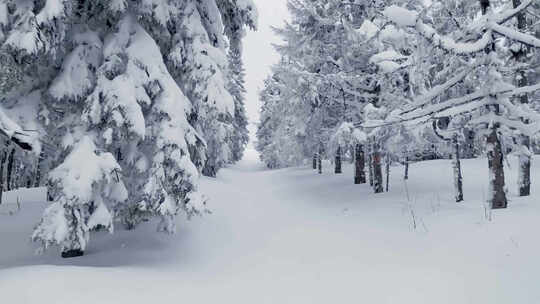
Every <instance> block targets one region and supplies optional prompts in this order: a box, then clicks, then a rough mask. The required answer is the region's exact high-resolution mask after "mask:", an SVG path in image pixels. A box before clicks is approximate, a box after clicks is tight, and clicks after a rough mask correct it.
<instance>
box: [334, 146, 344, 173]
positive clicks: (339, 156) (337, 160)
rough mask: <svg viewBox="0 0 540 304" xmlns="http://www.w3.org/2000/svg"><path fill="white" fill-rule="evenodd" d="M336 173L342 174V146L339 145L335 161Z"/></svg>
mask: <svg viewBox="0 0 540 304" xmlns="http://www.w3.org/2000/svg"><path fill="white" fill-rule="evenodd" d="M334 173H335V174H341V173H342V171H341V147H338V149H337V151H336V162H335V170H334Z"/></svg>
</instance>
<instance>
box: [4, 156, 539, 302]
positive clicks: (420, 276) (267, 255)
mask: <svg viewBox="0 0 540 304" xmlns="http://www.w3.org/2000/svg"><path fill="white" fill-rule="evenodd" d="M247 158H248V159H250V158H251V159H250V160H244V161H243V162H242V163H240V164H239V165H236V166H234V167H232V168H230V169H226V170H223V171H222V172H220V174H219V176H218V178H217V179H210V178H208V179H204V180H203V181H202V185H201V187H202V190H204V192H205V193H207V194H208V195H209V197H210V199H211V200H210V202H209V207H210V208H211V209H212V210H213V214H211V215H207V216H205V217H203V218H196V219H194V220H193V221H191V222H186V221H181V222H180V223H179V233H178V234H177V235H173V236H167V235H162V234H157V233H155V232H154V228H153V227H154V225H150V224H148V225H145V226H143V227H141V228H140V229H142V230H143V232H141V233H131V232H129V231H124V230H121V229H119V230H118V231H116V232H115V234H114V235H109V234H108V233H107V232H100V233H98V234H99V235H97V236H96V237H95V241H93V242H92V243H91V244H90V245H89V248H88V250H87V252H86V255H85V256H83V257H81V258H74V259H61V258H59V257H58V256H57V253H56V252H47V253H45V255H42V256H35V255H33V254H32V244H30V243H29V241H28V238H29V236H30V234H31V231H32V228H33V225H34V224H35V223H36V221H37V220H38V219H39V217H40V215H41V212H42V210H43V208H44V207H45V203H43V202H23V203H22V206H21V210H20V212H18V213H16V214H14V215H12V216H7V215H2V216H0V239H1V240H2V249H1V250H0V297H1V299H2V302H5V303H40V304H44V303H54V304H62V303H66V304H67V303H69V304H73V303H74V301H75V302H76V303H77V304H85V303H88V304H96V303H100V304H103V303H115V304H116V303H130V304H136V303H150V302H151V303H173V302H178V301H180V302H186V303H250V304H252V303H257V304H259V303H272V304H275V303H295V304H298V303H310V304H311V303H325V304H326V303H400V304H404V303H415V304H417V303H430V304H431V303H438V304H439V303H452V304H455V303H475V304H477V303H490V304H492V303H540V290H539V289H538V288H537V285H538V281H539V279H540V262H538V258H537V257H538V256H540V243H539V242H538V230H539V228H540V206H539V203H538V197H539V195H538V193H534V192H533V196H531V197H529V198H519V197H517V196H516V194H515V193H514V192H515V191H516V189H513V188H511V189H510V190H511V191H510V192H511V193H510V195H509V197H510V198H511V201H510V203H509V208H508V209H506V210H496V211H493V213H491V214H490V212H489V210H487V209H485V207H484V204H483V203H482V201H483V200H485V199H486V197H485V196H486V195H485V193H486V192H487V184H486V182H487V160H486V159H478V160H463V161H462V167H463V178H464V194H465V201H464V202H463V203H455V202H454V195H453V184H452V174H453V173H452V165H451V163H450V161H447V160H441V161H427V162H423V163H417V164H411V165H410V171H409V181H408V185H407V187H405V184H404V182H403V181H402V174H403V167H401V166H400V167H395V168H392V174H393V176H392V177H391V180H390V192H389V193H383V194H377V195H375V194H373V193H372V191H371V189H370V188H369V186H367V185H354V184H353V167H352V166H345V167H344V174H341V175H334V174H333V173H332V172H333V170H332V166H331V165H330V164H325V167H324V174H322V175H318V174H316V172H315V171H314V170H312V169H309V168H308V167H305V168H292V169H284V170H277V171H267V170H264V169H262V168H261V167H262V165H260V164H259V163H257V161H256V160H255V155H254V154H253V153H249V154H248V155H247ZM539 161H540V158H536V159H535V161H533V164H534V168H533V169H532V170H531V172H533V174H536V176H533V177H532V179H533V187H532V189H540V165H539V164H540V162H539ZM511 164H512V170H507V172H506V173H507V174H506V178H507V185H509V186H510V187H512V186H513V185H516V180H517V176H516V172H517V162H516V160H515V159H511ZM535 172H536V173H535ZM406 189H407V190H406ZM512 191H514V192H512ZM407 193H408V196H409V198H410V199H409V200H407ZM0 208H1V207H0ZM413 215H414V216H413ZM490 219H491V220H490ZM415 225H416V229H415V228H414V226H415ZM113 240H115V241H113ZM118 240H120V241H118ZM74 299H76V300H74Z"/></svg>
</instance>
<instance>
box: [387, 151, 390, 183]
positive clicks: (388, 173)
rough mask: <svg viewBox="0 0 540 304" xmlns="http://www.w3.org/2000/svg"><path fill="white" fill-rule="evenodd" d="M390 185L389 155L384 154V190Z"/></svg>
mask: <svg viewBox="0 0 540 304" xmlns="http://www.w3.org/2000/svg"><path fill="white" fill-rule="evenodd" d="M389 186H390V157H388V155H387V156H386V192H388V189H389Z"/></svg>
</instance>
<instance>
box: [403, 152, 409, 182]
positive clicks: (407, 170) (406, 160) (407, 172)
mask: <svg viewBox="0 0 540 304" xmlns="http://www.w3.org/2000/svg"><path fill="white" fill-rule="evenodd" d="M403 179H404V180H408V179H409V157H408V156H407V157H405V175H404V176H403Z"/></svg>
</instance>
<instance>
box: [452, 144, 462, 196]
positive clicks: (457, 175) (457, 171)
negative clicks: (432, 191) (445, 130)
mask: <svg viewBox="0 0 540 304" xmlns="http://www.w3.org/2000/svg"><path fill="white" fill-rule="evenodd" d="M452 142H453V144H454V161H453V166H454V191H455V197H456V202H458V203H459V202H461V201H463V176H462V174H461V160H460V158H459V142H458V136H457V134H456V135H454V138H453V140H452Z"/></svg>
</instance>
